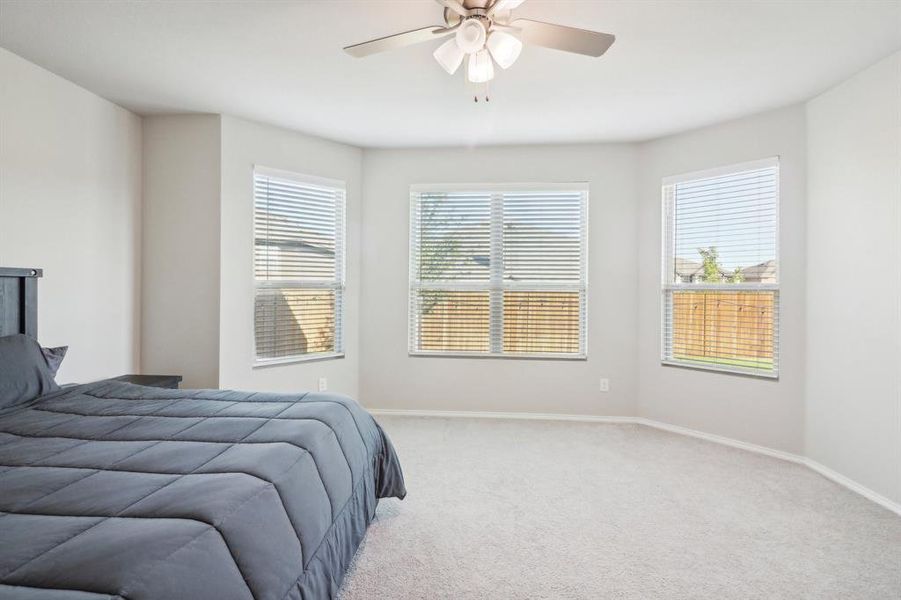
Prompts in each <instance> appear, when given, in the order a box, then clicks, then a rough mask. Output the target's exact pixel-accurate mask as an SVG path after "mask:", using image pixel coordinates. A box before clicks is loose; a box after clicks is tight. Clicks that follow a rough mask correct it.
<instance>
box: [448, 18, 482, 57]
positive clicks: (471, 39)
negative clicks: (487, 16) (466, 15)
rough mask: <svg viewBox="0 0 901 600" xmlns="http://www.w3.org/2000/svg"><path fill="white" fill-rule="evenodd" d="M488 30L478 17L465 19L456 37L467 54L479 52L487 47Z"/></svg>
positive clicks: (458, 43)
mask: <svg viewBox="0 0 901 600" xmlns="http://www.w3.org/2000/svg"><path fill="white" fill-rule="evenodd" d="M487 35H488V32H486V31H485V26H484V25H483V24H482V22H481V21H479V20H478V19H467V20H465V21H463V23H462V24H461V25H460V28H459V29H457V33H456V34H455V35H454V38H455V39H456V40H457V45H458V46H460V49H461V50H463V52H465V53H467V54H471V53H473V52H478V51H479V50H481V49H482V48H484V47H485V37H486V36H487Z"/></svg>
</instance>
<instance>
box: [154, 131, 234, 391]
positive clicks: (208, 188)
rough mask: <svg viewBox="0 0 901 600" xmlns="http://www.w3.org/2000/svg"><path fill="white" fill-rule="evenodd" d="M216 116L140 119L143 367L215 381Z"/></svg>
mask: <svg viewBox="0 0 901 600" xmlns="http://www.w3.org/2000/svg"><path fill="white" fill-rule="evenodd" d="M219 138H220V118H219V116H218V115H175V116H155V117H145V118H144V240H143V253H142V256H143V305H144V309H143V314H142V318H141V328H142V332H143V336H142V343H141V348H142V352H141V370H142V372H144V373H178V374H180V375H182V376H183V377H184V382H183V386H184V387H194V388H196V387H217V386H218V384H219V179H220V178H219V162H220V161H219V154H220V139H219Z"/></svg>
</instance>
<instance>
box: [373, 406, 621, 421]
mask: <svg viewBox="0 0 901 600" xmlns="http://www.w3.org/2000/svg"><path fill="white" fill-rule="evenodd" d="M366 410H368V411H369V412H371V413H372V414H374V415H385V416H389V415H391V416H398V417H442V418H450V419H461V418H462V419H522V420H526V421H581V422H587V423H635V417H602V416H595V415H566V414H555V413H526V412H486V411H479V410H403V409H401V410H398V409H393V408H367V409H366Z"/></svg>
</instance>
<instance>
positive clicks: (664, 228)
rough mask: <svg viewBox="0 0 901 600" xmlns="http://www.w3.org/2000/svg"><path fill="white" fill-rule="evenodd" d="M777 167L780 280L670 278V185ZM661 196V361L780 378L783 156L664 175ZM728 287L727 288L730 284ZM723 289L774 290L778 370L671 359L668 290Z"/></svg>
mask: <svg viewBox="0 0 901 600" xmlns="http://www.w3.org/2000/svg"><path fill="white" fill-rule="evenodd" d="M771 167H776V169H777V177H778V193H777V194H776V215H777V216H776V246H775V249H776V279H777V281H778V282H779V283H775V284H770V283H730V284H709V285H704V284H697V283H672V282H671V281H668V274H669V273H672V272H673V267H674V265H673V264H672V263H671V262H670V261H671V260H675V239H670V238H668V234H670V233H672V231H671V228H670V227H669V218H670V211H671V208H672V207H671V206H670V202H671V200H670V199H669V198H667V194H666V188H667V187H668V186H672V185H676V184H678V183H682V182H685V181H693V180H696V179H707V178H712V177H719V176H721V175H728V174H731V173H737V172H740V171H753V170H756V169H765V168H771ZM660 197H661V203H660V204H661V207H662V210H661V211H660V212H661V215H660V220H661V239H662V243H661V248H660V249H661V259H660V292H659V294H660V295H659V299H660V364H662V365H665V366H671V367H681V368H686V369H694V370H698V371H715V372H719V373H725V374H728V375H746V376H751V377H756V378H761V379H772V380H778V379H779V371H780V369H781V356H782V351H781V348H780V346H781V341H782V329H781V320H782V294H781V287H782V276H781V275H782V258H781V253H780V247H779V243H780V238H781V237H782V233H781V228H782V173H781V164H780V157H779V156H778V155H777V156H772V157H769V158H762V159H758V160H751V161H746V162H741V163H733V164H729V165H722V166H719V167H714V168H712V169H703V170H700V171H691V172H688V173H681V174H679V175H670V176H668V177H664V178H663V179H662V180H661V183H660ZM726 286H727V287H726ZM723 289H730V290H738V291H741V290H748V291H773V292H775V295H774V303H775V305H774V309H773V330H774V331H775V332H776V335H775V336H774V337H773V350H774V352H775V353H776V356H777V361H776V363H775V366H774V369H773V370H772V371H770V372H767V371H761V370H760V369H751V368H746V367H739V366H730V365H722V364H715V363H711V364H703V363H699V362H691V361H682V360H677V359H671V358H667V357H666V341H667V340H666V318H667V314H666V313H667V308H666V295H667V292H671V291H679V290H692V291H697V292H703V291H722V290H723Z"/></svg>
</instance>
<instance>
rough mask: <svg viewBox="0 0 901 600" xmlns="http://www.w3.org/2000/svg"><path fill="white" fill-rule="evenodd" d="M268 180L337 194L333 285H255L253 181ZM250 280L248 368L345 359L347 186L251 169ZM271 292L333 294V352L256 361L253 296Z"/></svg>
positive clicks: (294, 282) (263, 168)
mask: <svg viewBox="0 0 901 600" xmlns="http://www.w3.org/2000/svg"><path fill="white" fill-rule="evenodd" d="M258 175H261V176H263V177H271V178H273V179H282V180H286V181H293V182H295V183H299V184H302V185H306V186H311V187H319V188H324V189H327V190H330V191H335V192H340V194H339V199H338V200H337V202H338V203H340V206H336V209H335V210H336V213H337V217H338V220H339V221H340V223H339V224H338V226H337V227H336V232H335V235H336V239H335V249H336V253H337V254H338V255H339V256H336V258H335V271H336V277H335V281H334V282H333V283H331V284H328V285H325V284H321V283H319V282H310V281H309V280H304V279H293V280H287V281H279V282H277V283H272V282H266V281H259V280H257V278H256V259H255V257H256V231H255V227H256V212H255V211H256V177H257V176H258ZM250 240H251V242H250V245H251V250H250V257H251V261H250V277H251V282H252V286H253V300H252V302H251V309H250V310H251V314H250V321H251V324H252V325H251V330H252V332H253V335H252V338H253V341H252V344H251V349H250V357H251V367H252V368H254V369H259V368H265V367H275V366H281V365H290V364H296V363H306V362H315V361H321V360H332V359H342V358H344V357H345V348H344V319H345V314H346V307H345V305H346V298H345V296H346V291H347V184H346V182H344V181H342V180H340V179H329V178H326V177H318V176H315V175H306V174H303V173H297V172H295V171H286V170H282V169H274V168H272V167H266V166H263V165H257V164H255V165H253V168H252V170H251V201H250ZM261 288H262V289H272V288H296V289H315V290H320V289H321V290H326V289H331V290H334V291H335V294H336V296H335V304H336V307H335V350H334V351H331V352H310V353H307V354H295V355H291V356H279V357H276V358H260V357H259V356H258V355H257V347H256V294H257V290H258V289H261Z"/></svg>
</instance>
